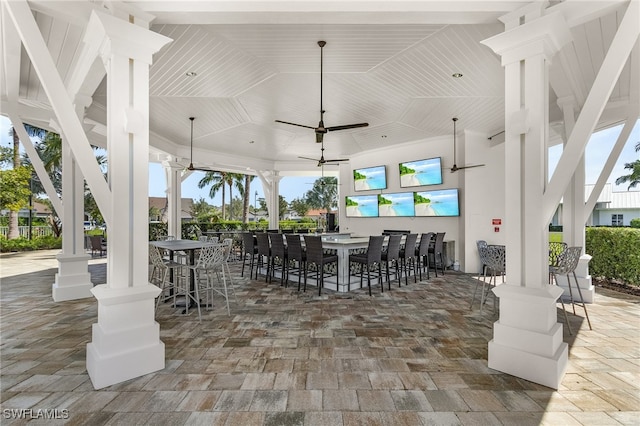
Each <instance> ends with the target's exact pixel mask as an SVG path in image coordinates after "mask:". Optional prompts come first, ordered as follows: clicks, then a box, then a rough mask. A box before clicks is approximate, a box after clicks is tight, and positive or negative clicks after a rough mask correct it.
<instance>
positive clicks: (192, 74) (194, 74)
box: [186, 71, 198, 77]
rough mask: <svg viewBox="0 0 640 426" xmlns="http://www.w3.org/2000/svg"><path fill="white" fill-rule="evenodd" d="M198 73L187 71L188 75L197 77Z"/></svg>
mask: <svg viewBox="0 0 640 426" xmlns="http://www.w3.org/2000/svg"><path fill="white" fill-rule="evenodd" d="M196 75H198V73H196V72H195V71H187V73H186V76H187V77H195V76H196Z"/></svg>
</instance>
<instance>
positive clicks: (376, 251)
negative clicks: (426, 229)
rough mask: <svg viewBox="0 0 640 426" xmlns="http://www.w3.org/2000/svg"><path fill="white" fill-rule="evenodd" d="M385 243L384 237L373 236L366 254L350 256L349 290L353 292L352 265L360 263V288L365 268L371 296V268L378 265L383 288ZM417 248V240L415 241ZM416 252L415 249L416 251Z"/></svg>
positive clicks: (379, 278)
mask: <svg viewBox="0 0 640 426" xmlns="http://www.w3.org/2000/svg"><path fill="white" fill-rule="evenodd" d="M383 243H384V235H375V236H374V235H372V236H370V237H369V244H368V246H367V251H366V252H365V253H359V254H350V255H349V279H348V280H347V290H348V291H350V290H351V264H352V263H358V264H359V265H360V288H362V279H363V276H364V268H365V267H366V268H367V285H368V286H369V296H371V268H373V267H374V265H378V283H379V284H380V287H382V272H381V270H380V269H381V268H380V263H381V261H382V244H383ZM414 246H415V240H414ZM414 250H415V249H414ZM411 253H413V251H411ZM382 291H384V289H382Z"/></svg>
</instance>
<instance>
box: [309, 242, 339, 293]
mask: <svg viewBox="0 0 640 426" xmlns="http://www.w3.org/2000/svg"><path fill="white" fill-rule="evenodd" d="M304 244H305V247H306V253H307V261H306V263H305V269H304V291H307V277H308V271H309V267H310V266H314V267H315V269H316V271H315V277H316V285H317V286H318V296H320V295H321V294H322V287H324V277H325V268H324V267H325V265H327V264H330V263H335V264H336V282H337V276H338V256H337V255H335V254H328V253H325V252H324V249H323V247H322V237H320V236H315V235H305V236H304Z"/></svg>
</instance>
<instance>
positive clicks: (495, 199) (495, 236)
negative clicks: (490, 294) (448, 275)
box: [458, 131, 508, 273]
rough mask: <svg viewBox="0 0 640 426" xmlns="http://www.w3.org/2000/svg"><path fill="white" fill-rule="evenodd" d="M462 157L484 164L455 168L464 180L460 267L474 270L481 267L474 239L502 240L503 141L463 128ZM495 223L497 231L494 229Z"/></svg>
mask: <svg viewBox="0 0 640 426" xmlns="http://www.w3.org/2000/svg"><path fill="white" fill-rule="evenodd" d="M464 158H465V160H466V161H465V164H484V165H485V166H484V167H477V168H472V169H466V170H464V171H460V172H458V174H460V175H461V180H462V181H463V184H464V192H463V193H464V196H463V197H462V199H463V207H464V209H463V212H464V213H463V214H464V215H463V216H461V218H462V220H463V221H464V226H463V229H464V236H465V238H464V242H462V241H461V243H459V244H458V245H459V246H460V250H461V251H462V253H463V255H462V256H461V258H460V262H461V263H460V268H461V269H462V270H464V271H465V272H471V273H473V272H479V271H480V258H479V257H478V250H477V248H476V241H477V240H485V241H487V242H488V243H489V244H505V227H506V226H508V224H507V223H505V220H504V212H505V196H504V161H505V160H504V142H499V143H495V142H492V141H490V140H488V139H487V136H486V135H484V134H479V133H476V132H472V131H465V135H464ZM458 166H460V164H458ZM493 219H500V220H501V221H502V224H501V225H493V224H492V221H493ZM496 226H497V227H498V228H499V230H500V231H499V232H495V229H494V228H495V227H496Z"/></svg>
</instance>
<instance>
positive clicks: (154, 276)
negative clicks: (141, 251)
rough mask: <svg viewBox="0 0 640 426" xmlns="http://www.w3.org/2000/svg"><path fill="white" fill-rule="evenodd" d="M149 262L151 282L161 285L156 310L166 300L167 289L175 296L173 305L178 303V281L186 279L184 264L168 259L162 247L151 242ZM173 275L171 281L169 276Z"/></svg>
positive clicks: (170, 294)
mask: <svg viewBox="0 0 640 426" xmlns="http://www.w3.org/2000/svg"><path fill="white" fill-rule="evenodd" d="M149 264H150V265H151V267H152V269H151V273H150V274H149V282H151V283H153V284H156V285H157V286H158V287H160V294H159V295H158V298H157V301H156V311H157V310H158V307H159V306H160V301H164V300H166V297H167V295H166V294H165V291H167V290H168V291H169V296H172V297H173V305H174V306H175V304H176V283H177V281H178V280H182V279H184V278H185V277H184V275H183V274H182V268H183V267H184V265H183V264H181V263H177V262H173V261H168V260H165V259H163V258H162V253H161V251H160V249H159V248H158V247H156V246H154V245H152V244H149ZM170 276H172V277H173V282H170V281H169V277H170Z"/></svg>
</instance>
